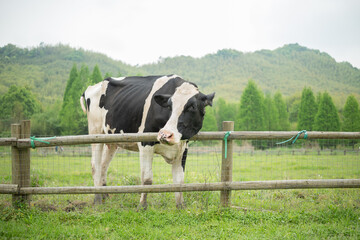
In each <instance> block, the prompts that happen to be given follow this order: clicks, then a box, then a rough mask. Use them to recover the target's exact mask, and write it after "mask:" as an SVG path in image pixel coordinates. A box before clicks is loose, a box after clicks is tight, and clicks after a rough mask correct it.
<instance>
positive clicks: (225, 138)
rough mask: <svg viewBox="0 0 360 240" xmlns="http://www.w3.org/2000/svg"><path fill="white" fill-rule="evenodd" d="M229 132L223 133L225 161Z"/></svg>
mask: <svg viewBox="0 0 360 240" xmlns="http://www.w3.org/2000/svg"><path fill="white" fill-rule="evenodd" d="M230 134H231V131H228V132H226V133H225V136H224V141H225V159H227V139H228V137H229V136H230Z"/></svg>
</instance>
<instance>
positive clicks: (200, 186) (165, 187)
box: [0, 179, 360, 195]
mask: <svg viewBox="0 0 360 240" xmlns="http://www.w3.org/2000/svg"><path fill="white" fill-rule="evenodd" d="M359 187H360V179H327V180H326V179H318V180H277V181H244V182H215V183H188V184H161V185H135V186H103V187H19V186H18V185H16V184H0V190H1V191H2V193H7V194H40V195H46V194H95V193H99V194H104V193H164V192H200V191H232V190H273V189H309V188H359Z"/></svg>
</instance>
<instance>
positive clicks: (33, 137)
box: [30, 136, 56, 149]
mask: <svg viewBox="0 0 360 240" xmlns="http://www.w3.org/2000/svg"><path fill="white" fill-rule="evenodd" d="M54 138H56V137H49V138H36V137H35V136H32V137H30V144H31V147H32V148H34V149H35V148H36V146H35V141H37V142H42V143H46V144H50V143H49V142H46V141H44V140H50V139H54Z"/></svg>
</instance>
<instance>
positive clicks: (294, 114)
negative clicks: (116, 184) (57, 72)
mask: <svg viewBox="0 0 360 240" xmlns="http://www.w3.org/2000/svg"><path fill="white" fill-rule="evenodd" d="M108 76H109V74H105V76H102V74H101V71H100V69H99V67H98V65H96V66H95V67H94V68H93V70H92V71H91V72H90V70H89V68H88V67H87V66H86V65H82V66H81V67H80V68H78V67H77V65H76V64H74V65H73V67H72V68H71V70H70V74H69V78H68V80H67V83H66V88H65V91H64V95H63V99H62V101H61V100H59V101H57V102H56V103H55V104H53V105H51V106H46V107H44V105H43V104H42V103H41V102H40V101H39V100H38V99H37V97H36V95H34V94H33V93H32V91H31V89H30V88H28V87H21V86H16V85H13V86H11V87H10V88H9V90H8V92H7V93H6V94H4V95H3V96H1V97H0V115H1V118H2V121H0V133H1V135H9V131H10V130H9V126H10V122H19V121H20V120H22V119H31V120H32V134H33V135H37V136H49V135H79V134H87V118H86V116H85V115H84V113H83V112H82V110H81V107H80V105H79V99H80V96H81V95H82V94H83V92H84V91H85V89H86V88H87V86H89V85H93V84H95V83H98V82H100V81H102V80H103V79H104V78H106V77H108ZM116 77H119V76H116ZM237 101H238V102H235V103H234V102H227V101H226V100H225V99H223V98H217V99H216V101H215V102H214V106H213V107H212V108H211V107H207V108H206V115H205V119H204V123H203V128H202V131H217V130H221V124H222V122H223V121H234V122H235V130H237V131H288V130H295V129H297V130H307V131H360V110H359V104H358V102H357V100H356V98H355V97H354V96H353V95H350V96H348V97H347V100H346V103H345V106H344V108H343V111H342V114H341V118H340V116H339V112H338V110H337V109H336V107H335V105H334V103H333V100H332V98H331V96H330V94H329V93H328V92H326V91H325V92H323V93H321V92H319V93H317V95H316V96H315V95H314V93H313V91H312V89H311V88H310V87H304V88H303V90H302V94H301V98H300V100H299V101H298V103H296V104H294V103H292V104H291V107H289V104H288V102H290V101H292V100H291V99H284V97H283V96H282V94H281V93H280V92H279V91H278V92H276V93H275V94H274V95H273V96H272V95H271V94H270V93H266V94H264V93H263V92H262V90H261V89H260V88H259V87H258V86H257V85H256V83H255V81H253V80H249V81H248V83H247V85H246V87H245V89H244V91H243V92H242V94H241V97H240V96H239V99H238V100H237ZM4 120H7V121H4Z"/></svg>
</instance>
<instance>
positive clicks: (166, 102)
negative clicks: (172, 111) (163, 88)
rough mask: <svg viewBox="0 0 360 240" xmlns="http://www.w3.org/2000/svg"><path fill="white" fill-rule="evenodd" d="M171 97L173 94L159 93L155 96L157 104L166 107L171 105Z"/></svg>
mask: <svg viewBox="0 0 360 240" xmlns="http://www.w3.org/2000/svg"><path fill="white" fill-rule="evenodd" d="M170 97H171V95H169V94H158V95H155V96H154V99H155V102H156V103H157V104H159V105H160V106H162V107H164V108H166V107H170V106H171V103H170Z"/></svg>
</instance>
